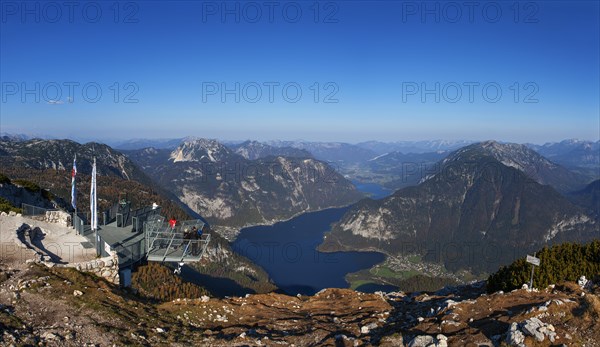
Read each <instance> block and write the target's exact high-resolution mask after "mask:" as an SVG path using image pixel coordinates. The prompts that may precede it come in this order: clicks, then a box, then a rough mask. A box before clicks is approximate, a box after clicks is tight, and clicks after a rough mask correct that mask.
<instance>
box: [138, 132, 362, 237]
mask: <svg viewBox="0 0 600 347" xmlns="http://www.w3.org/2000/svg"><path fill="white" fill-rule="evenodd" d="M250 147H253V148H256V147H255V146H254V144H252V143H246V144H245V145H243V146H238V147H237V149H238V150H240V151H241V152H242V153H245V154H246V155H247V156H248V157H256V158H257V159H253V160H251V159H247V158H245V157H244V156H242V155H241V154H238V153H236V152H235V151H234V150H233V149H231V148H229V147H226V146H225V145H223V144H222V143H220V142H218V141H216V140H208V139H188V140H186V141H184V142H183V143H182V144H180V145H179V146H178V147H177V148H176V149H174V150H169V149H155V148H146V149H142V150H136V151H128V152H126V153H127V155H128V156H129V157H130V158H131V159H132V160H133V161H134V162H136V163H137V164H138V165H139V166H140V167H141V168H142V169H143V170H144V171H145V172H146V173H147V174H148V175H149V176H150V177H152V178H153V179H154V180H156V182H158V183H159V184H160V185H161V186H163V187H164V188H165V189H167V190H169V191H171V192H173V193H174V194H175V195H176V196H177V197H178V198H179V199H180V200H181V201H183V202H184V203H185V204H186V205H187V206H189V207H190V208H191V209H192V210H194V211H195V212H197V213H199V214H201V215H202V216H204V217H205V218H207V219H208V220H209V221H211V222H212V223H214V224H217V225H223V226H230V227H232V226H233V227H240V226H244V225H249V224H257V223H270V222H272V221H277V220H282V219H287V218H290V217H292V216H294V215H296V214H299V213H302V212H306V211H314V210H319V209H323V208H327V207H333V206H344V205H348V204H350V203H353V202H355V201H357V200H358V199H359V198H360V197H362V194H361V193H359V192H358V191H356V189H355V187H354V186H353V185H352V183H351V182H349V181H348V180H346V179H345V178H344V177H343V176H341V175H340V174H339V173H337V172H336V171H335V170H334V168H332V167H331V166H330V165H328V164H327V163H325V162H323V161H319V160H316V159H314V158H312V157H310V156H301V157H286V156H273V155H271V154H274V153H273V152H269V155H267V156H266V157H263V156H262V155H263V154H264V151H263V152H262V153H263V154H261V155H259V154H258V151H254V152H249V151H246V149H248V148H250ZM261 148H262V149H261V150H265V148H267V147H264V146H261ZM267 149H268V148H267ZM294 151H295V153H296V154H298V155H302V154H305V153H304V152H298V151H297V150H294ZM277 152H279V153H282V151H280V150H277ZM284 152H285V151H284ZM249 153H253V154H252V155H249Z"/></svg>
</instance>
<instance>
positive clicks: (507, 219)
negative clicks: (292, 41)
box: [320, 141, 599, 272]
mask: <svg viewBox="0 0 600 347" xmlns="http://www.w3.org/2000/svg"><path fill="white" fill-rule="evenodd" d="M532 168H535V170H532ZM563 175H567V176H568V175H569V173H568V171H566V170H564V169H562V168H561V167H559V166H557V165H556V164H553V163H551V162H549V161H547V160H545V159H544V158H543V157H541V156H540V155H539V154H537V153H535V152H534V151H533V150H530V149H528V148H527V147H525V146H523V145H515V144H500V143H497V142H494V141H487V142H482V143H477V144H473V145H469V146H466V147H463V148H461V149H459V150H457V151H454V152H452V153H451V154H450V155H449V156H448V157H447V158H445V159H444V160H442V161H441V163H440V170H439V172H437V173H435V174H432V175H430V176H428V177H426V178H425V179H424V180H423V182H422V183H420V184H419V185H418V186H413V187H408V188H404V189H401V190H399V191H397V192H396V193H394V194H393V195H391V196H389V197H388V198H385V199H382V200H377V201H374V200H370V199H364V200H361V201H360V202H359V203H357V204H355V205H354V206H353V207H352V208H351V209H350V210H349V211H348V212H347V213H346V214H345V215H344V217H342V219H341V220H340V221H339V222H338V223H336V224H335V225H334V226H333V227H332V231H331V233H329V234H327V236H326V239H325V240H324V242H323V244H322V245H321V247H320V248H321V249H322V250H328V251H333V250H340V249H346V250H367V249H371V250H378V251H382V252H385V253H387V254H411V253H412V254H415V253H416V254H419V255H421V256H423V258H424V259H425V260H428V261H433V262H441V263H443V264H444V265H445V266H446V267H447V268H448V269H451V270H458V269H471V270H473V271H474V272H485V271H493V270H495V269H497V268H498V266H500V265H503V264H506V263H508V262H510V261H512V260H513V259H514V258H515V257H519V256H523V255H524V254H526V253H527V252H529V251H531V250H532V249H536V248H540V247H541V246H543V245H546V244H551V243H557V242H561V241H586V240H590V239H593V238H596V237H598V235H599V227H598V225H599V224H598V220H597V218H596V217H595V216H593V215H590V213H589V212H588V210H586V209H584V208H582V207H579V206H576V205H574V204H573V203H571V202H570V201H569V200H568V199H567V198H566V197H564V196H563V195H561V194H560V193H558V192H557V191H556V190H555V189H554V188H552V187H551V186H549V185H543V184H542V183H553V184H557V185H558V187H563V185H564V184H565V182H568V179H567V180H566V181H562V180H559V178H562V177H563Z"/></svg>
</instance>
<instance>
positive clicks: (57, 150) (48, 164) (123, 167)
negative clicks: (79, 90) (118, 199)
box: [0, 139, 150, 184]
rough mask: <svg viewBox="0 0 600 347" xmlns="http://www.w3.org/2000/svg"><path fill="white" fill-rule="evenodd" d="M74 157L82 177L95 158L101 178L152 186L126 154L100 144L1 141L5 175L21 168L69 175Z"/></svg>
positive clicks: (0, 155) (37, 140) (1, 160)
mask: <svg viewBox="0 0 600 347" xmlns="http://www.w3.org/2000/svg"><path fill="white" fill-rule="evenodd" d="M75 155H77V170H78V171H79V172H81V173H87V174H89V173H90V172H91V171H92V160H93V157H96V160H97V168H96V170H97V172H98V175H101V176H112V177H118V178H122V179H126V180H134V181H137V182H140V183H144V184H149V183H150V179H149V178H148V176H146V175H145V174H144V173H143V172H142V170H140V169H139V167H137V165H135V164H134V163H133V162H132V161H131V160H129V159H128V158H127V157H126V156H125V155H124V154H122V153H120V152H118V151H115V150H114V149H112V148H111V147H109V146H107V145H104V144H101V143H95V142H90V143H86V144H79V143H77V142H75V141H71V140H39V139H34V140H28V141H3V140H2V141H0V166H1V167H2V170H4V171H6V170H7V169H9V168H20V169H35V170H45V169H53V170H61V171H68V172H69V173H70V172H71V168H72V167H73V159H74V158H75Z"/></svg>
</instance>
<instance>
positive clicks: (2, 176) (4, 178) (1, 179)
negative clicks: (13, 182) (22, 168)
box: [0, 173, 10, 184]
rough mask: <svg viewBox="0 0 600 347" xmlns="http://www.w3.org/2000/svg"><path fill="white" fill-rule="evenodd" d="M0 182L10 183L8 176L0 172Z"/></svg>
mask: <svg viewBox="0 0 600 347" xmlns="http://www.w3.org/2000/svg"><path fill="white" fill-rule="evenodd" d="M0 184H10V178H8V176H6V175H5V174H2V173H0Z"/></svg>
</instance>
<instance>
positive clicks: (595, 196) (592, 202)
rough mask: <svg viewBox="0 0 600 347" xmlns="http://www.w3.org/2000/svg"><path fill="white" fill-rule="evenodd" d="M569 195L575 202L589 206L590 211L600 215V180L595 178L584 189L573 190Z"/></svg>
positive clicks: (582, 205) (585, 206)
mask: <svg viewBox="0 0 600 347" xmlns="http://www.w3.org/2000/svg"><path fill="white" fill-rule="evenodd" d="M567 197H568V198H569V199H570V200H571V201H572V202H573V203H575V204H577V205H579V206H581V207H584V208H587V209H588V210H589V211H590V213H592V214H595V215H600V180H595V181H594V182H592V183H590V184H588V185H587V186H586V187H585V188H583V189H582V190H579V191H576V192H573V193H571V194H569V195H567Z"/></svg>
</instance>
